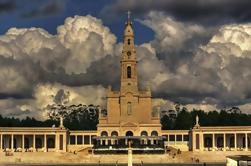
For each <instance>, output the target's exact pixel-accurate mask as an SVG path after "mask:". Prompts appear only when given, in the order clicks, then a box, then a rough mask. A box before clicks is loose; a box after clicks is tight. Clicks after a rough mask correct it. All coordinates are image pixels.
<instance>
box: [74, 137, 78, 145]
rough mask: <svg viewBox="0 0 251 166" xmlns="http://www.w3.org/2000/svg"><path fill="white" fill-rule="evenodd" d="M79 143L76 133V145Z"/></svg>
mask: <svg viewBox="0 0 251 166" xmlns="http://www.w3.org/2000/svg"><path fill="white" fill-rule="evenodd" d="M77 144H78V136H77V135H75V145H77Z"/></svg>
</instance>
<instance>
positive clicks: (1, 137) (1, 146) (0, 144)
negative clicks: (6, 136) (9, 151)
mask: <svg viewBox="0 0 251 166" xmlns="http://www.w3.org/2000/svg"><path fill="white" fill-rule="evenodd" d="M2 149H3V135H2V134H0V151H2Z"/></svg>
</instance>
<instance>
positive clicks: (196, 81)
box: [0, 12, 251, 118]
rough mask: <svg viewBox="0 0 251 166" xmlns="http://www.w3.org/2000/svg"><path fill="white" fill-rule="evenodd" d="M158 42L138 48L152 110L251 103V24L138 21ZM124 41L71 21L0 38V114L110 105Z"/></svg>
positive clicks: (92, 21) (93, 21)
mask: <svg viewBox="0 0 251 166" xmlns="http://www.w3.org/2000/svg"><path fill="white" fill-rule="evenodd" d="M138 21H140V22H141V23H142V24H144V25H146V26H148V27H149V28H151V29H152V30H153V31H154V33H155V36H154V39H153V40H152V41H150V42H148V43H144V44H141V45H138V46H137V48H136V51H137V59H138V75H139V83H140V89H143V88H145V87H146V86H150V87H151V89H152V92H153V97H154V98H156V99H155V100H154V101H153V106H156V105H160V106H161V107H162V108H163V109H164V108H165V107H169V108H171V109H172V105H173V103H175V102H179V103H181V104H185V105H187V107H188V108H189V109H190V108H193V107H194V108H203V109H209V110H212V109H213V110H214V109H215V108H217V109H218V108H221V107H231V106H240V107H241V108H243V109H244V108H245V110H247V109H248V108H250V107H249V105H250V101H251V100H250V99H251V87H250V86H249V82H250V80H251V68H250V63H251V58H250V57H251V55H250V53H251V52H250V51H251V45H250V43H251V42H250V41H251V31H250V29H251V25H250V24H230V25H224V26H221V28H219V29H217V30H216V31H215V30H212V29H210V28H207V27H205V26H203V25H200V24H192V23H187V22H181V21H177V20H175V19H174V18H171V17H170V16H168V15H166V14H165V13H163V12H150V13H149V14H148V15H147V16H146V17H145V19H143V20H138ZM121 51H122V43H117V42H116V36H115V35H114V34H112V33H111V32H110V30H109V28H108V27H105V26H104V25H103V23H102V21H101V20H99V19H97V18H94V17H92V16H75V17H69V18H67V19H66V20H65V23H64V24H63V25H61V26H59V27H58V29H57V34H55V35H52V34H50V33H48V32H47V31H46V30H44V29H41V28H28V29H25V28H21V29H18V28H11V29H9V30H8V32H6V34H4V35H2V36H0V99H1V100H0V109H1V114H3V115H5V116H19V117H24V116H27V115H30V116H34V117H37V118H45V112H44V108H45V107H46V106H47V105H50V104H53V103H63V104H79V103H82V104H97V105H101V106H102V107H105V100H104V97H105V88H104V87H107V86H108V85H112V86H113V89H118V88H119V79H120V63H119V62H120V56H121Z"/></svg>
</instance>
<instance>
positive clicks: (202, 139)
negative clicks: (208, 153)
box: [200, 133, 204, 151]
mask: <svg viewBox="0 0 251 166" xmlns="http://www.w3.org/2000/svg"><path fill="white" fill-rule="evenodd" d="M200 146H201V149H200V150H202V151H204V134H203V133H202V134H201V139H200Z"/></svg>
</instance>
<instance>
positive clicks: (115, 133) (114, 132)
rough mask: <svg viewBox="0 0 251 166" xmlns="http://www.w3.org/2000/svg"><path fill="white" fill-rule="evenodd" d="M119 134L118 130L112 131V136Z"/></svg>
mask: <svg viewBox="0 0 251 166" xmlns="http://www.w3.org/2000/svg"><path fill="white" fill-rule="evenodd" d="M118 135H119V134H118V132H117V131H112V134H111V136H114V137H116V136H118Z"/></svg>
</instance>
